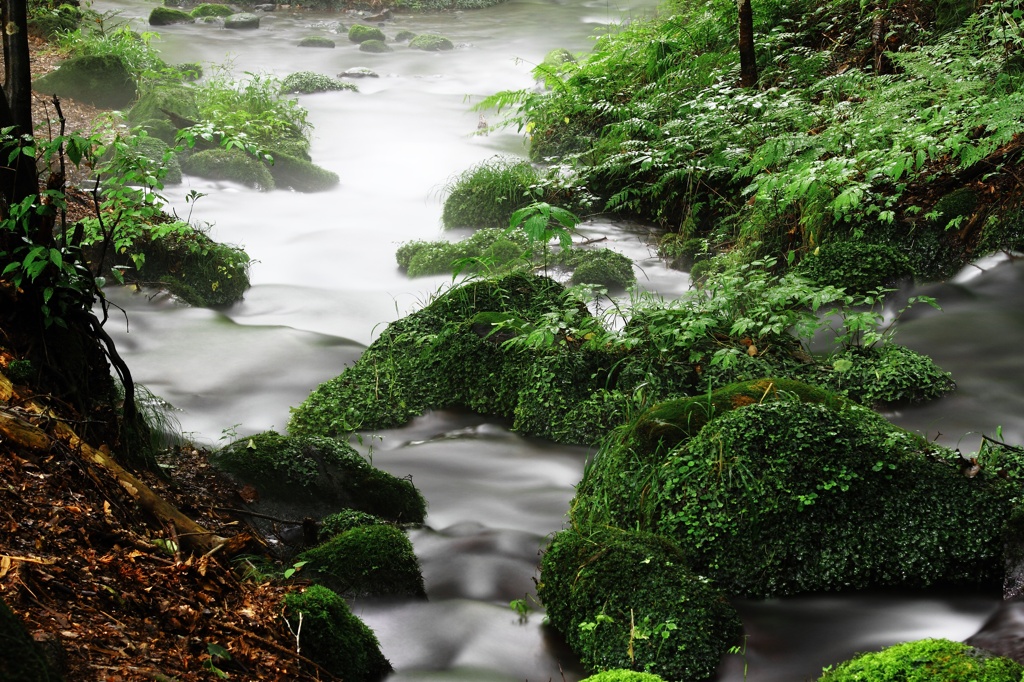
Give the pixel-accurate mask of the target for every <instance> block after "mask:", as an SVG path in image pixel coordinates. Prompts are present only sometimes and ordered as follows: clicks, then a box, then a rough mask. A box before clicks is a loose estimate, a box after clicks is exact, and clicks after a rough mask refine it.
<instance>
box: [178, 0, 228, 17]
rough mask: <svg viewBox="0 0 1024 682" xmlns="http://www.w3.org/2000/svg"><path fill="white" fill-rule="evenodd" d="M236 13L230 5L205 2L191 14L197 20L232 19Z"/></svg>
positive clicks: (193, 9) (197, 6)
mask: <svg viewBox="0 0 1024 682" xmlns="http://www.w3.org/2000/svg"><path fill="white" fill-rule="evenodd" d="M234 13H235V10H233V9H231V7H229V6H228V5H221V4H219V3H215V2H204V3H202V4H199V5H196V6H195V7H193V8H192V11H191V12H189V14H190V15H192V17H194V18H196V19H198V18H200V17H221V18H223V17H230V16H231V15H232V14H234Z"/></svg>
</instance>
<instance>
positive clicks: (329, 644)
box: [284, 585, 392, 682]
mask: <svg viewBox="0 0 1024 682" xmlns="http://www.w3.org/2000/svg"><path fill="white" fill-rule="evenodd" d="M284 605H285V613H284V616H285V618H287V619H288V622H289V623H298V622H299V614H300V613H301V614H302V622H303V629H302V651H303V653H304V654H305V655H307V656H309V657H310V658H311V659H313V660H314V661H316V662H317V663H319V664H320V665H322V666H323V667H324V668H326V669H327V670H328V671H330V672H331V673H333V674H335V675H338V676H339V677H341V678H343V679H345V680H346V681H347V682H377V681H378V680H380V679H381V678H382V677H384V676H385V675H387V674H388V673H390V672H391V670H392V667H391V663H390V662H389V661H388V660H387V659H386V658H384V654H383V653H381V650H380V643H379V642H378V641H377V637H376V635H374V634H373V631H372V630H370V628H368V627H367V626H366V624H365V623H363V622H362V621H361V620H359V618H357V617H356V616H355V614H353V613H352V610H351V609H349V607H348V604H347V603H345V600H344V599H342V598H341V597H340V596H338V595H337V594H336V593H334V592H332V591H331V590H329V589H328V588H326V587H323V586H321V585H311V586H310V587H307V588H306V590H305V591H304V592H292V593H291V594H288V595H286V596H285V598H284ZM292 627H296V626H295V625H293V626H292Z"/></svg>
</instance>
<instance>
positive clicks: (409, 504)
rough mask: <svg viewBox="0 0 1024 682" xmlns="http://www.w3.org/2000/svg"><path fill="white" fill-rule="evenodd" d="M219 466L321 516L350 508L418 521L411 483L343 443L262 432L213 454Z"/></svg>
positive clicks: (420, 508) (419, 502) (418, 500)
mask: <svg viewBox="0 0 1024 682" xmlns="http://www.w3.org/2000/svg"><path fill="white" fill-rule="evenodd" d="M210 460H211V462H212V463H213V464H214V465H215V466H216V467H218V468H219V469H221V470H223V471H226V472H228V473H231V474H233V475H234V476H236V477H237V478H238V479H239V480H241V481H243V482H245V483H248V484H250V485H252V486H254V487H255V488H256V489H257V490H258V491H259V494H260V496H261V497H262V498H271V499H278V500H282V501H286V502H288V503H291V504H295V505H302V506H303V507H304V508H306V509H309V510H311V513H312V512H315V511H316V510H324V509H327V510H329V511H326V512H324V513H312V514H311V515H315V516H324V515H326V514H327V513H331V512H333V511H337V510H338V509H339V508H345V507H350V508H353V509H358V510H362V511H365V512H368V513H370V514H374V515H376V516H379V517H381V518H385V519H390V520H393V521H402V522H405V523H422V522H423V519H424V516H425V515H426V503H425V502H424V500H423V496H422V495H420V493H419V491H418V490H416V487H415V486H413V484H412V483H411V482H410V481H407V480H405V479H401V478H396V477H395V476H392V475H391V474H389V473H387V472H384V471H381V470H379V469H376V468H374V467H373V466H372V465H370V463H369V462H367V461H366V460H365V459H363V458H362V457H361V456H360V455H359V453H358V452H356V451H355V450H354V449H353V448H352V447H351V446H350V445H348V444H347V443H342V442H339V441H336V440H334V439H332V438H323V437H318V436H282V435H281V434H278V433H276V432H274V431H266V432H264V433H260V434H257V435H254V436H251V437H249V438H242V439H240V440H237V441H234V442H233V443H230V444H228V445H227V446H225V447H224V448H222V449H221V450H218V451H217V452H216V453H214V454H213V455H212V456H211V458H210Z"/></svg>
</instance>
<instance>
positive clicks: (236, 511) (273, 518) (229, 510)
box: [210, 507, 303, 526]
mask: <svg viewBox="0 0 1024 682" xmlns="http://www.w3.org/2000/svg"><path fill="white" fill-rule="evenodd" d="M210 508H211V509H213V510H214V511H219V512H227V513H229V514H246V515H248V516H253V517H256V518H257V519H266V520H267V521H276V522H277V523H285V524H288V525H289V526H301V525H302V523H303V522H302V521H291V520H289V519H279V518H277V517H276V516H270V515H269V514H260V513H258V512H254V511H249V510H248V509H235V508H234V507H210Z"/></svg>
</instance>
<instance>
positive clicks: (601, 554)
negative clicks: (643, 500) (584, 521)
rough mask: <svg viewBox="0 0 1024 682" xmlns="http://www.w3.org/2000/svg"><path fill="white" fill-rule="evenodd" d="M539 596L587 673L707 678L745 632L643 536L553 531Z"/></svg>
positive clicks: (659, 544)
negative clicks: (614, 670)
mask: <svg viewBox="0 0 1024 682" xmlns="http://www.w3.org/2000/svg"><path fill="white" fill-rule="evenodd" d="M537 591H538V594H539V596H540V598H541V599H542V600H543V602H544V606H545V608H546V609H547V615H548V619H549V621H550V622H551V625H552V626H554V627H555V628H556V629H557V630H559V631H560V632H562V633H563V634H564V635H565V637H566V639H567V640H568V642H569V644H570V646H571V647H572V648H573V650H574V651H575V652H576V653H577V654H578V655H579V656H580V659H581V660H582V662H583V664H584V665H585V666H586V667H587V668H589V669H598V670H600V669H608V668H619V669H628V670H635V671H644V672H648V673H653V674H656V675H660V676H661V677H663V678H665V679H669V680H695V681H696V680H706V679H710V678H711V677H713V676H714V673H715V669H716V668H717V667H718V663H719V661H720V660H721V657H722V655H723V654H724V653H726V651H728V649H729V647H731V646H733V645H735V644H738V642H739V639H740V636H741V633H742V626H741V624H740V621H739V618H738V616H737V615H736V612H735V610H734V609H733V608H732V606H731V605H730V604H729V602H728V601H727V600H726V599H725V597H724V596H723V595H722V594H720V593H719V592H717V591H716V590H714V589H713V588H711V587H710V586H709V585H708V584H707V583H706V582H704V580H702V579H701V578H699V577H697V576H696V575H695V574H693V573H692V572H690V570H689V569H688V568H687V567H686V557H685V556H684V555H683V553H682V552H681V551H680V550H679V548H678V547H676V546H675V545H673V543H671V542H670V541H668V540H666V539H664V538H659V537H656V536H654V535H649V534H646V533H637V532H626V531H619V530H614V529H605V530H600V531H595V532H593V533H586V532H583V533H581V532H579V531H577V530H566V531H562V532H561V533H558V534H557V535H555V537H554V538H553V539H552V541H551V544H550V546H549V547H548V550H547V552H546V553H545V554H544V558H543V560H542V563H541V580H540V583H539V584H538V586H537ZM612 679H618V678H612ZM625 679H630V678H625Z"/></svg>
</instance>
